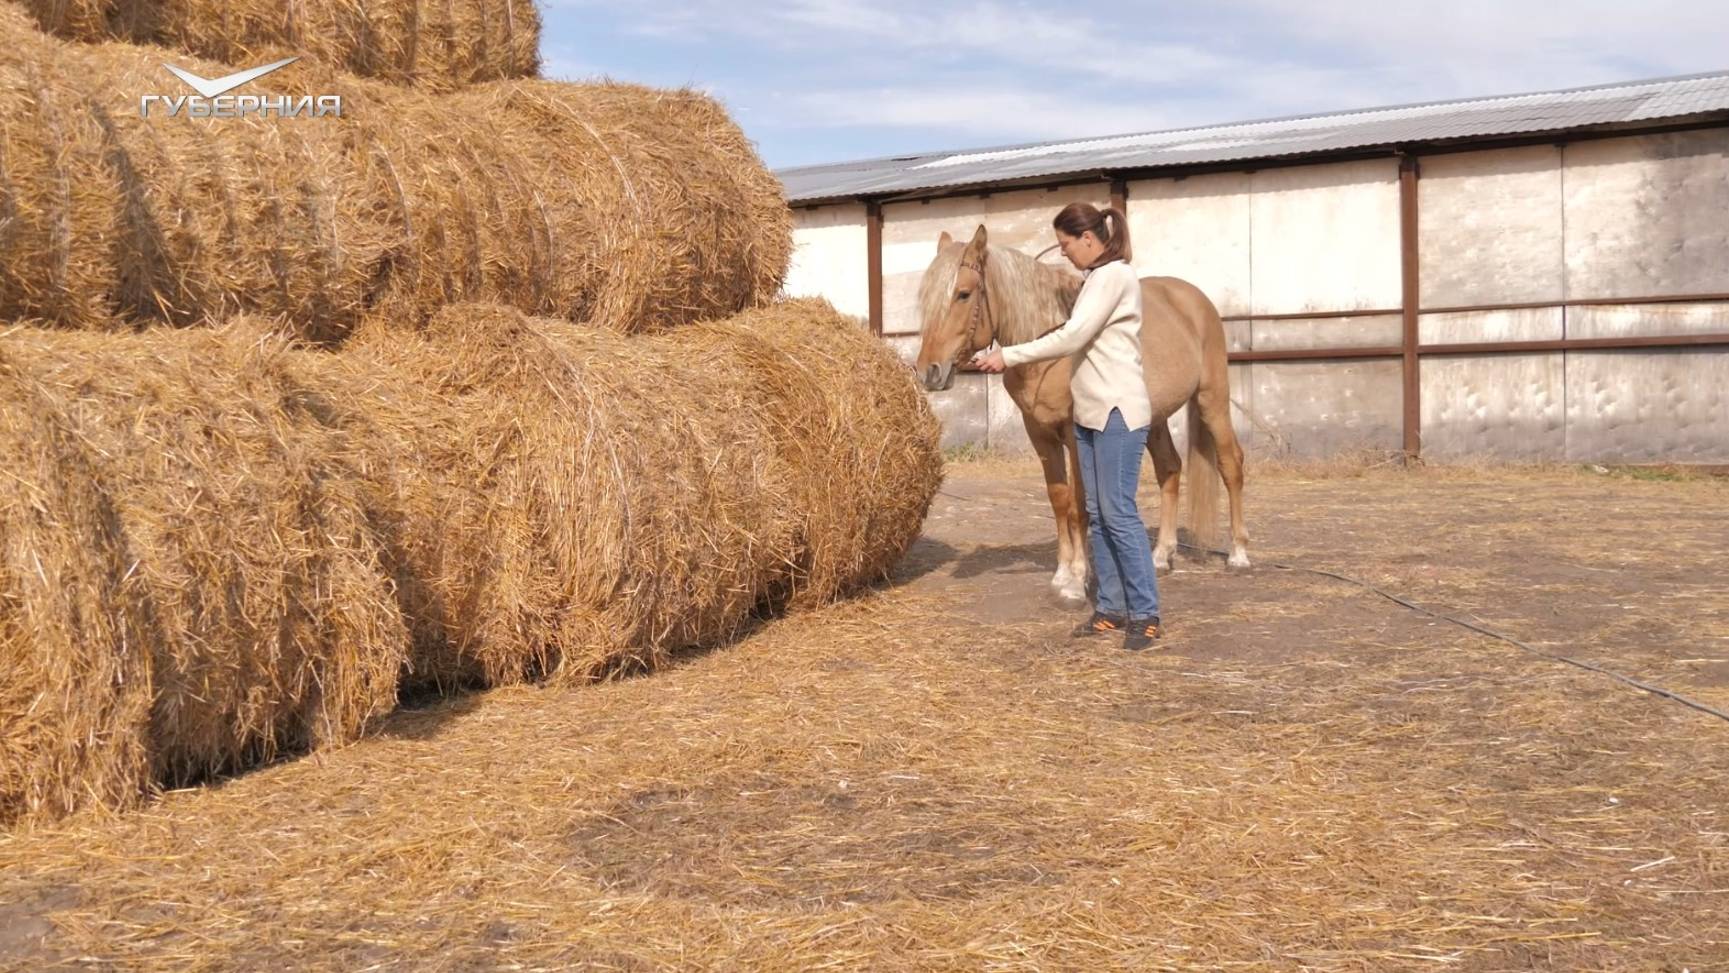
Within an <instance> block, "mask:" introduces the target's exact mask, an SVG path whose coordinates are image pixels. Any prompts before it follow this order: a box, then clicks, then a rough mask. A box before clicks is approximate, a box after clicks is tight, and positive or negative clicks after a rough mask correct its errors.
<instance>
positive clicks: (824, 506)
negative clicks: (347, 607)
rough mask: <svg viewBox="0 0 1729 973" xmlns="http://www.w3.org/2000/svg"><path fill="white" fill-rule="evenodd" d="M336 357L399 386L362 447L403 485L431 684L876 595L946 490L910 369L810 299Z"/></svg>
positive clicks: (503, 330)
mask: <svg viewBox="0 0 1729 973" xmlns="http://www.w3.org/2000/svg"><path fill="white" fill-rule="evenodd" d="M335 361H336V362H337V363H338V368H341V369H349V370H355V369H358V370H360V371H362V372H364V373H365V374H367V375H388V376H392V378H390V379H388V380H386V381H379V380H376V379H375V380H372V381H371V384H370V385H369V386H368V387H367V391H366V393H365V394H364V395H359V396H355V397H352V398H350V399H348V401H350V402H351V403H352V404H353V405H354V411H355V412H356V414H357V417H358V419H359V421H361V422H362V423H363V424H364V425H363V426H362V427H357V428H356V429H355V431H354V439H355V440H356V441H357V442H363V443H367V444H370V447H369V448H372V449H375V450H376V451H377V453H378V458H377V460H376V462H375V464H374V466H375V468H377V469H380V470H385V469H387V468H388V469H392V470H394V471H395V472H394V480H393V485H392V488H391V489H392V490H393V491H394V499H393V500H391V501H390V502H388V503H386V504H384V505H385V506H388V507H390V508H391V509H393V510H395V511H397V512H398V514H399V515H400V516H401V517H402V518H403V519H402V520H401V521H399V522H398V529H397V530H395V531H393V532H392V533H393V536H395V537H396V538H397V540H396V542H395V543H396V544H397V546H398V549H399V556H401V557H403V558H404V560H405V561H406V562H407V563H409V564H411V565H412V567H411V568H410V569H409V570H408V571H407V572H406V573H407V574H410V575H412V576H414V577H415V578H416V579H418V582H417V583H421V584H424V585H425V589H424V590H423V591H421V592H420V593H419V595H418V597H417V598H416V599H415V600H416V601H417V605H416V607H412V608H410V609H409V610H408V612H409V615H410V616H411V617H412V618H414V619H415V624H416V632H417V637H416V640H415V641H416V646H417V648H416V656H415V658H416V662H415V666H414V668H415V669H416V676H417V678H419V679H422V680H430V681H432V682H435V683H439V684H441V685H447V684H450V683H452V682H456V683H464V682H466V683H472V684H480V685H497V684H500V683H507V682H516V681H522V680H525V679H534V678H537V677H540V676H544V675H549V674H553V673H557V674H558V675H559V676H560V677H561V678H565V679H585V678H594V677H596V676H600V675H605V674H608V673H611V672H614V671H617V670H619V669H637V668H648V667H653V666H655V665H658V664H660V663H661V662H662V661H663V660H664V658H665V656H666V653H668V652H670V651H672V650H675V649H679V648H683V647H688V646H693V645H702V644H713V643H714V642H716V641H720V640H723V639H726V638H729V637H731V636H732V635H733V634H735V633H736V632H737V631H738V630H739V628H740V627H741V626H743V625H746V624H748V623H749V622H750V621H751V619H752V618H753V617H755V616H757V615H760V614H762V613H764V612H767V611H772V610H776V609H780V608H784V607H787V606H788V605H793V606H805V605H812V604H817V603H820V602H823V601H827V600H830V599H833V598H835V597H838V596H840V595H842V594H845V593H848V592H851V591H853V590H855V589H857V588H858V587H860V586H862V585H866V584H870V583H874V582H877V581H880V580H882V579H883V578H884V577H885V576H886V574H887V572H888V570H889V569H890V568H891V567H892V566H893V565H894V564H895V563H896V562H897V561H898V560H899V559H900V557H901V556H902V555H903V554H904V553H905V552H906V549H907V547H908V546H909V545H910V544H911V543H912V541H913V540H914V539H915V538H916V537H917V535H918V532H919V529H920V527H921V526H922V524H923V521H924V517H925V514H926V513H927V512H928V510H929V507H930V503H931V500H932V499H933V498H934V496H935V494H936V489H937V486H938V484H939V482H940V479H941V465H940V462H941V461H940V455H941V454H940V452H939V450H938V448H937V443H938V427H937V423H936V420H935V417H934V416H933V415H932V413H931V411H930V408H929V406H928V404H927V403H926V400H925V397H924V395H923V394H922V393H921V392H919V391H918V389H917V388H916V387H915V386H914V385H913V382H912V379H911V376H910V374H909V373H908V372H907V370H906V368H905V367H904V366H903V365H901V363H900V362H899V360H898V359H896V358H895V356H894V355H893V353H892V352H890V351H889V350H888V349H887V348H886V347H884V346H883V345H882V343H881V342H879V341H877V340H876V339H875V338H873V337H872V336H871V335H870V334H869V333H868V332H867V331H865V330H864V329H863V328H860V327H859V326H858V325H857V324H856V323H854V322H853V321H852V320H850V319H848V318H846V317H844V316H842V315H840V314H839V313H837V312H836V311H835V310H834V309H833V308H831V307H830V306H829V305H828V304H826V303H825V302H821V301H789V302H784V303H779V304H776V305H774V306H772V307H769V308H764V309H760V310H757V311H753V312H747V313H745V314H742V315H739V316H737V317H734V318H732V319H730V320H727V321H722V322H716V323H711V324H703V325H697V326H693V327H692V328H689V329H685V330H681V331H680V332H678V333H677V334H676V335H665V336H657V337H653V338H630V337H622V336H618V335H615V334H612V333H609V332H605V331H600V330H596V329H591V328H583V327H579V326H576V325H572V324H569V323H566V322H562V321H557V320H551V319H534V318H529V317H527V316H525V315H522V314H520V313H518V312H515V311H511V310H508V309H503V308H498V307H489V306H484V305H459V306H453V307H451V308H448V309H446V310H445V311H443V312H441V313H440V314H439V315H438V316H437V317H436V318H435V319H434V321H433V323H432V325H431V326H430V327H429V328H428V329H427V330H426V331H425V332H423V333H420V334H415V335H409V336H404V335H402V334H399V333H394V332H393V331H392V330H391V329H389V328H388V327H378V328H376V329H373V328H368V329H367V330H365V331H364V332H362V334H361V335H359V336H357V338H356V340H355V341H353V342H352V343H351V344H350V346H349V347H348V348H346V349H345V350H344V352H343V353H342V354H341V355H338V356H335ZM342 381H343V382H344V383H348V384H351V385H353V384H357V383H359V382H361V381H362V379H361V378H360V377H359V376H358V375H354V374H350V375H348V376H346V377H344V378H343V379H342Z"/></svg>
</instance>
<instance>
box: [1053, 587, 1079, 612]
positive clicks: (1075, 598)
mask: <svg viewBox="0 0 1729 973" xmlns="http://www.w3.org/2000/svg"><path fill="white" fill-rule="evenodd" d="M1051 597H1052V598H1053V599H1055V600H1056V602H1057V604H1059V605H1062V606H1063V607H1064V608H1079V607H1081V606H1082V605H1085V604H1086V603H1087V587H1086V585H1077V584H1069V585H1063V586H1058V585H1052V586H1051Z"/></svg>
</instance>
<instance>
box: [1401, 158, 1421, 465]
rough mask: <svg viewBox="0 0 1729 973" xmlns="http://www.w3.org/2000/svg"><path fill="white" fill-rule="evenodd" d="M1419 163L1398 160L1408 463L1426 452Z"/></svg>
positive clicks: (1413, 160) (1414, 159) (1406, 449)
mask: <svg viewBox="0 0 1729 973" xmlns="http://www.w3.org/2000/svg"><path fill="white" fill-rule="evenodd" d="M1417 177H1418V170H1417V159H1416V157H1415V156H1409V155H1407V156H1403V157H1401V158H1400V159H1399V250H1400V260H1399V270H1400V273H1399V276H1400V282H1401V285H1402V289H1403V292H1404V297H1403V301H1402V309H1403V314H1404V337H1403V341H1402V342H1401V349H1400V351H1401V354H1400V357H1401V359H1402V360H1403V365H1404V403H1405V423H1404V425H1405V459H1406V461H1407V462H1410V461H1415V460H1417V459H1419V458H1421V456H1422V452H1423V385H1422V381H1423V372H1422V368H1421V365H1420V364H1419V359H1418V357H1417V341H1418V336H1419V333H1418V332H1419V329H1418V316H1417V311H1418V302H1419V300H1420V299H1421V291H1420V289H1419V288H1418V279H1417V274H1418V267H1419V265H1418V262H1417Z"/></svg>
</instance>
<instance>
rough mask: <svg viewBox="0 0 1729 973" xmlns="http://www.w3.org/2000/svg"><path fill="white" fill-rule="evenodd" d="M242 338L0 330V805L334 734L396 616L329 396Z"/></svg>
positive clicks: (368, 709) (387, 658)
mask: <svg viewBox="0 0 1729 973" xmlns="http://www.w3.org/2000/svg"><path fill="white" fill-rule="evenodd" d="M286 355H287V352H286V351H285V350H284V348H283V347H282V345H281V343H280V342H275V341H268V340H260V338H259V336H258V335H257V334H256V333H255V332H247V331H240V330H233V329H230V330H224V331H220V332H210V333H173V332H158V333H154V334H150V335H93V334H65V333H55V332H50V331H41V330H35V329H29V328H14V329H11V330H10V331H8V332H6V333H5V334H4V335H3V336H0V383H3V384H4V386H5V391H4V393H3V394H0V456H4V458H5V460H4V465H5V468H6V469H7V471H8V473H9V474H10V475H9V476H7V477H5V478H4V479H0V605H3V607H4V611H3V612H0V618H3V619H4V622H0V660H4V664H3V665H0V822H10V821H14V820H18V819H22V818H39V817H52V816H57V815H59V814H63V813H66V812H69V811H72V810H76V809H78V808H81V807H86V806H93V805H102V806H117V805H124V804H126V803H129V802H132V801H135V800H137V799H138V798H139V797H140V796H141V795H143V794H144V793H146V792H148V791H149V790H150V789H151V788H152V787H153V786H156V785H157V784H162V783H167V784H174V783H180V782H185V781H190V780H195V779H198V778H201V777H204V776H207V775H209V774H214V773H221V772H226V771H231V770H236V769H240V768H243V767H246V766H250V765H253V764H256V763H259V762H261V761H265V760H269V759H271V757H272V756H274V755H275V754H277V753H287V752H295V751H300V750H305V749H308V748H315V747H321V746H329V745H335V744H340V743H345V742H347V741H350V740H352V739H354V738H355V737H356V736H357V735H358V734H359V733H360V732H361V731H362V729H363V728H364V727H365V726H366V725H367V723H368V722H370V721H371V720H373V719H375V718H376V717H378V716H380V715H382V714H384V713H386V712H388V711H389V710H390V709H392V708H393V707H394V705H395V700H396V690H397V679H398V674H399V671H400V669H401V667H402V665H403V661H404V659H405V657H406V653H407V632H406V629H405V628H404V626H403V624H402V621H401V618H400V615H399V613H398V610H397V606H396V604H395V601H394V598H393V595H392V591H391V585H390V581H389V577H388V575H387V573H386V570H387V569H386V565H385V563H384V561H383V559H382V557H381V549H380V548H379V546H378V544H377V543H376V539H375V537H374V534H373V531H372V528H371V521H370V518H369V514H368V511H367V507H366V503H365V497H366V494H365V491H364V490H363V489H362V484H361V483H360V480H359V478H358V476H357V474H356V473H355V472H354V470H353V468H352V467H351V466H349V465H348V463H347V461H346V458H347V454H348V449H347V447H346V446H345V445H344V442H343V437H342V434H341V433H340V431H339V430H337V429H336V428H335V427H334V426H333V425H332V424H331V422H330V413H331V412H332V409H333V407H332V406H330V405H329V404H328V403H325V402H323V401H321V398H320V396H319V395H317V394H316V393H315V392H312V391H309V390H307V389H305V388H303V387H301V386H300V385H299V384H298V383H297V382H295V381H294V380H293V378H292V376H291V374H290V371H289V369H288V368H287V367H286V358H285V356H286Z"/></svg>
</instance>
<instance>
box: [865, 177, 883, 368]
mask: <svg viewBox="0 0 1729 973" xmlns="http://www.w3.org/2000/svg"><path fill="white" fill-rule="evenodd" d="M865 274H866V277H865V291H866V293H867V294H868V295H869V300H870V325H871V334H874V335H876V336H877V337H879V338H880V337H882V334H883V207H882V204H881V203H879V202H877V201H876V200H874V199H870V200H866V201H865Z"/></svg>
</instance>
